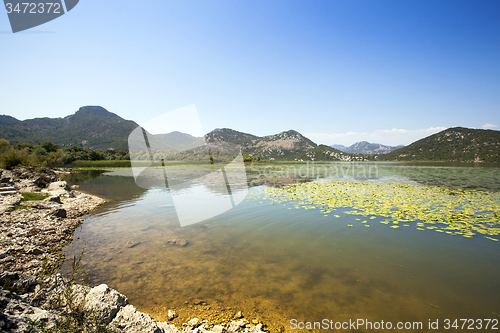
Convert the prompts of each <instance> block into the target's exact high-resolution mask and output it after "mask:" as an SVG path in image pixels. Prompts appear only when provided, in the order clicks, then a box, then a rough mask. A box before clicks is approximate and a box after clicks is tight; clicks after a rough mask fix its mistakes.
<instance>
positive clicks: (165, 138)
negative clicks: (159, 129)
mask: <svg viewBox="0 0 500 333" xmlns="http://www.w3.org/2000/svg"><path fill="white" fill-rule="evenodd" d="M153 136H154V137H155V138H156V139H158V140H159V141H161V142H163V143H164V144H166V145H168V146H170V147H172V148H173V149H174V150H176V151H182V150H187V149H191V148H195V147H198V146H201V145H202V144H204V143H205V141H204V140H203V138H198V137H194V136H192V135H190V134H186V133H181V132H177V131H175V132H171V133H167V134H153Z"/></svg>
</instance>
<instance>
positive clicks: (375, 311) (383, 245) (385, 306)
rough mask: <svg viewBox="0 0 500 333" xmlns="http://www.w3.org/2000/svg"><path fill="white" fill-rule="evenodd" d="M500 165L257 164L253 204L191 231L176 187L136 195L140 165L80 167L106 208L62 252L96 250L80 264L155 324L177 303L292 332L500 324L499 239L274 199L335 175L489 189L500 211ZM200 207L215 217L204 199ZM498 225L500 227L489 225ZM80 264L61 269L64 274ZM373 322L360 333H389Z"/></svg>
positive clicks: (85, 185) (215, 317)
mask: <svg viewBox="0 0 500 333" xmlns="http://www.w3.org/2000/svg"><path fill="white" fill-rule="evenodd" d="M188 168H189V167H186V168H179V170H186V169H188ZM499 171H500V168H498V166H497V165H486V164H463V163H462V164H450V163H358V164H355V163H323V164H319V163H317V164H312V163H309V164H303V165H297V164H282V165H280V164H274V165H263V166H251V167H250V166H249V167H248V168H247V175H248V184H249V186H250V187H249V195H248V196H247V198H246V199H245V200H244V201H243V202H242V203H240V204H239V205H237V206H236V207H235V208H234V209H231V210H229V211H227V212H225V213H223V214H221V215H219V216H216V217H213V218H211V219H208V220H205V221H203V222H201V223H197V224H193V225H189V226H186V227H180V225H179V221H178V219H177V215H176V211H175V207H174V205H173V200H172V195H171V194H170V191H169V189H168V188H166V186H163V187H161V186H153V187H152V188H149V189H145V188H141V187H138V186H137V185H136V184H135V181H134V178H133V177H132V173H131V170H130V169H113V170H106V171H95V170H93V171H82V172H81V173H79V174H73V175H70V176H69V177H66V178H65V180H67V181H68V183H70V184H77V185H79V189H80V190H82V191H84V192H88V193H91V194H96V195H99V196H101V197H104V198H105V199H107V200H108V203H107V204H105V205H103V206H101V207H100V208H99V209H97V210H96V211H94V212H92V213H91V214H89V215H86V216H84V217H83V220H84V223H83V224H82V226H81V227H80V228H79V229H78V230H77V231H76V232H75V234H74V241H73V242H72V243H71V244H70V245H69V246H67V247H66V248H65V249H64V253H65V255H66V256H67V257H68V258H72V257H73V255H77V256H78V254H80V253H81V251H82V249H83V247H84V246H85V243H86V244H87V245H86V252H85V255H84V256H83V260H82V262H83V264H84V267H85V268H86V269H87V270H88V271H89V273H90V283H91V284H92V285H95V284H100V283H106V284H107V285H109V286H110V287H112V288H114V289H117V290H118V291H119V292H121V293H123V294H125V295H127V297H128V298H129V301H130V302H131V303H132V304H134V305H135V306H136V307H137V308H138V309H139V310H141V311H144V312H147V313H149V314H151V315H152V316H153V317H154V318H155V319H157V320H166V310H168V309H176V311H177V313H178V314H179V318H177V319H176V320H175V321H174V323H175V324H177V325H180V324H181V323H182V322H184V321H185V320H188V319H190V318H192V317H194V316H197V317H198V318H200V319H211V320H212V321H216V322H218V321H222V320H229V319H231V318H232V317H233V316H234V315H235V314H236V312H238V311H242V313H243V315H244V316H245V318H247V319H250V320H252V319H256V320H259V321H263V322H264V323H266V324H267V325H268V327H269V328H270V329H271V330H276V329H279V328H280V327H284V329H285V331H287V332H288V331H290V332H291V331H293V330H292V329H291V324H290V321H291V320H292V319H295V320H296V321H294V323H300V322H314V321H322V320H323V319H328V320H331V321H332V322H333V323H335V322H340V323H342V322H349V320H351V321H356V320H358V319H359V320H361V319H362V320H364V321H365V322H366V321H370V322H371V323H372V324H375V325H376V323H379V325H380V322H381V321H383V322H384V323H387V322H391V323H392V324H393V325H396V323H398V322H403V323H405V322H410V323H414V322H421V323H422V325H423V326H422V329H420V330H416V329H415V330H409V331H414V332H416V331H436V330H429V329H428V325H429V321H431V322H435V321H436V320H438V325H439V328H440V330H439V331H441V330H442V329H443V327H444V326H443V325H445V323H446V320H447V319H448V320H451V324H452V323H453V321H454V320H455V319H458V320H460V319H474V320H477V319H495V320H497V321H498V320H499V319H500V283H499V281H498V278H499V277H500V242H497V241H494V240H495V239H499V237H498V236H495V235H493V236H491V234H490V238H493V239H488V238H486V237H484V236H487V235H482V234H477V233H476V234H475V235H474V236H473V237H470V238H467V237H462V236H460V235H457V234H451V233H445V232H436V230H434V229H432V228H431V229H429V228H425V227H423V228H419V229H418V230H417V227H416V224H415V223H414V222H415V221H407V222H405V226H406V224H407V225H408V227H406V228H405V227H401V228H397V229H396V228H393V227H390V225H388V224H384V221H386V220H387V218H386V217H384V216H378V215H376V214H371V216H370V218H369V219H368V218H365V217H363V216H358V215H353V214H352V212H351V211H352V207H337V208H336V210H335V212H330V213H328V212H326V213H325V211H324V208H323V210H322V209H319V208H320V207H318V209H304V208H307V207H304V205H300V204H297V202H293V201H279V200H278V201H276V200H273V198H272V197H270V195H269V189H277V190H276V191H281V190H280V189H281V188H283V187H285V188H286V186H287V185H290V184H297V183H298V184H307V183H309V182H316V183H323V182H327V181H336V182H344V183H356V184H358V183H361V184H405V185H406V184H408V185H411V186H418V187H419V188H422V187H424V188H425V187H429V188H430V187H438V188H445V189H449V190H450V191H458V192H459V191H462V190H466V191H468V190H473V191H480V192H481V193H483V191H484V192H485V193H487V195H488V198H490V199H488V200H490V201H491V204H493V205H497V206H498V205H499V204H500V199H499V198H500V172H499ZM450 193H453V192H450ZM196 207H199V208H197V209H199V210H200V213H203V209H204V208H203V205H201V204H200V205H199V206H196ZM310 208H312V207H310ZM314 208H315V207H314ZM195 209H196V208H195ZM496 213H500V212H498V211H497V212H496ZM362 220H366V221H365V222H366V223H365V225H363V224H362V223H364V222H363V221H362ZM381 222H382V223H381ZM498 223H499V221H498V219H497V220H496V222H495V221H490V224H489V225H490V227H491V229H490V230H493V232H494V231H495V230H496V229H495V228H498ZM366 225H368V226H369V227H366ZM400 225H403V224H400ZM437 225H438V226H439V223H438V224H437ZM181 240H187V244H185V245H184V243H183V242H179V241H181ZM176 241H177V243H176ZM182 245H184V246H182ZM70 269H71V264H65V265H64V266H63V267H62V271H63V273H65V274H68V273H69V271H70ZM478 323H479V322H475V323H474V325H476V326H477V327H479V326H478V325H479V324H478ZM461 325H462V323H461V322H459V327H460V326H461ZM490 327H491V324H490ZM496 327H497V328H498V327H500V326H499V325H497V326H496ZM375 328H376V326H375ZM375 328H373V329H370V327H369V326H361V327H359V330H358V332H365V331H366V332H370V331H390V330H384V329H378V330H377V329H375ZM393 330H395V327H394V328H393ZM340 331H350V330H349V329H347V330H340Z"/></svg>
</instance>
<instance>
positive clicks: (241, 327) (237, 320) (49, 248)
mask: <svg viewBox="0 0 500 333" xmlns="http://www.w3.org/2000/svg"><path fill="white" fill-rule="evenodd" d="M69 173H70V172H69V171H66V170H61V169H46V170H43V171H36V170H34V169H33V168H24V167H20V168H16V169H14V170H2V169H0V190H2V189H3V190H5V191H9V194H5V195H0V272H1V273H0V309H1V310H2V311H1V313H0V329H1V330H3V331H6V332H25V331H26V330H30V329H31V330H32V332H47V331H51V332H52V331H54V330H55V332H57V329H58V327H60V326H64V325H77V327H78V328H79V329H81V328H84V329H85V332H87V331H89V332H94V331H98V330H99V329H104V332H155V333H162V332H164V333H167V332H171V333H179V332H181V331H182V332H216V333H222V332H248V333H250V332H253V333H258V332H263V331H264V330H263V325H262V324H261V323H258V322H257V321H256V320H254V321H253V322H249V321H248V320H246V319H245V318H244V317H243V315H242V314H241V312H240V313H238V314H237V315H236V316H235V317H234V318H232V319H233V320H227V322H225V323H219V324H214V323H211V322H209V321H208V320H203V321H201V320H199V319H198V318H196V317H193V318H191V319H190V320H189V321H187V322H185V323H182V324H181V325H182V326H181V327H182V328H179V327H176V326H175V325H174V324H172V322H171V321H172V320H173V319H175V318H176V317H178V316H177V314H176V313H175V311H172V310H168V311H167V310H166V309H165V314H164V316H162V317H166V318H167V321H163V322H157V321H155V320H154V319H153V318H152V317H151V316H150V315H149V314H146V313H142V312H140V311H138V310H137V309H136V308H135V307H134V306H133V305H131V304H129V303H128V300H127V297H126V296H125V295H123V294H120V293H119V292H118V291H116V290H114V289H111V288H109V287H108V286H107V285H105V284H101V285H99V286H95V287H93V288H91V287H89V286H87V285H82V284H80V280H78V279H77V278H73V276H72V277H70V278H69V279H68V278H65V277H63V276H62V275H61V274H60V273H54V272H55V271H56V270H57V269H58V268H59V267H60V266H61V265H62V264H63V263H64V262H65V261H66V258H65V257H64V255H63V253H62V249H63V247H64V246H66V245H67V244H69V243H71V241H72V240H73V233H74V231H75V230H76V228H78V227H79V226H80V225H81V224H82V222H83V221H82V220H80V219H78V217H80V216H82V215H84V214H87V213H89V212H91V211H92V210H94V209H96V208H97V207H99V206H100V205H102V204H104V203H106V200H104V199H102V198H100V197H97V196H94V195H91V194H87V193H83V192H80V191H76V190H73V189H71V188H70V187H69V186H68V184H67V183H66V182H65V181H61V180H60V178H59V176H60V175H62V174H69ZM13 191H15V192H16V193H12V192H13ZM21 193H31V195H30V194H28V195H25V196H27V199H29V198H33V197H35V196H37V195H38V196H39V197H38V198H37V200H27V199H23V195H22V194H21ZM30 196H31V197H30ZM40 196H41V197H40ZM78 265H79V261H78V262H77V261H76V257H75V258H74V261H73V275H75V273H77V274H76V275H79V274H81V273H82V272H81V271H80V268H79V267H78ZM61 297H63V298H64V299H63V302H61ZM73 303H74V304H73ZM80 318H85V321H83V322H81V321H80ZM71 327H73V326H71ZM66 329H67V327H66ZM279 331H281V330H279ZM99 332H101V331H99Z"/></svg>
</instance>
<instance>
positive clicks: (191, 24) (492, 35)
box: [0, 0, 500, 145]
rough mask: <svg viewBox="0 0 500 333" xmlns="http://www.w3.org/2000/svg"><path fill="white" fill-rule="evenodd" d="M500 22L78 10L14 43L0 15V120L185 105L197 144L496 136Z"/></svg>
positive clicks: (226, 8)
mask: <svg viewBox="0 0 500 333" xmlns="http://www.w3.org/2000/svg"><path fill="white" fill-rule="evenodd" d="M499 17H500V2H499V1H493V0H492V1H424V0H419V1H416V0H415V1H410V0H409V1H383V0H378V1H377V0H372V1H356V0H353V1H347V0H345V1H334V0H329V1H294V0H287V1H278V0H271V1H237V0H233V1H166V0H158V1H147V2H145V1H143V2H138V1H126V0H120V1H118V0H106V1H97V0H81V1H80V3H79V4H78V5H77V6H76V7H75V8H74V9H73V10H72V11H71V12H69V13H67V14H66V15H63V16H62V17H60V18H58V19H56V20H54V21H51V22H49V23H46V24H44V25H41V26H39V27H35V28H33V29H30V30H28V31H26V32H20V33H16V34H12V33H11V31H10V25H9V22H8V18H7V14H3V15H0V45H1V52H0V92H1V95H0V96H1V99H0V105H1V109H0V114H9V115H12V116H14V117H16V118H18V119H27V118H34V117H44V116H48V117H63V116H66V115H69V114H71V113H74V112H75V111H76V110H78V108H79V107H80V106H83V105H101V106H103V107H105V108H106V109H108V110H109V111H111V112H114V113H117V114H118V115H120V116H122V117H123V118H126V119H132V120H135V121H136V122H138V123H145V122H146V121H147V120H149V119H151V118H153V117H155V116H158V115H160V114H162V113H165V112H168V111H171V110H175V109H178V108H181V107H184V106H187V105H192V104H195V105H196V108H197V110H198V113H199V115H200V118H201V122H202V126H203V129H204V130H205V132H208V131H210V130H212V129H214V128H216V127H228V128H232V129H235V130H238V131H242V132H247V133H252V134H256V135H268V134H275V133H278V132H281V131H284V130H288V129H295V130H297V131H299V132H301V133H302V134H304V135H306V136H308V137H309V138H311V139H312V140H313V141H315V142H317V143H326V144H334V143H338V144H344V145H350V144H352V143H354V142H357V141H361V140H367V141H371V142H378V143H382V144H389V145H396V144H409V143H411V142H413V141H415V140H417V139H420V138H422V137H425V136H427V135H430V134H432V133H435V132H437V131H440V130H442V129H444V128H448V127H453V126H464V127H471V128H492V129H499V126H500V19H499Z"/></svg>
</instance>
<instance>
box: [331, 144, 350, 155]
mask: <svg viewBox="0 0 500 333" xmlns="http://www.w3.org/2000/svg"><path fill="white" fill-rule="evenodd" d="M330 147H332V148H335V149H337V150H340V151H343V152H344V153H345V152H346V149H349V147H346V146H344V145H330Z"/></svg>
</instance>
